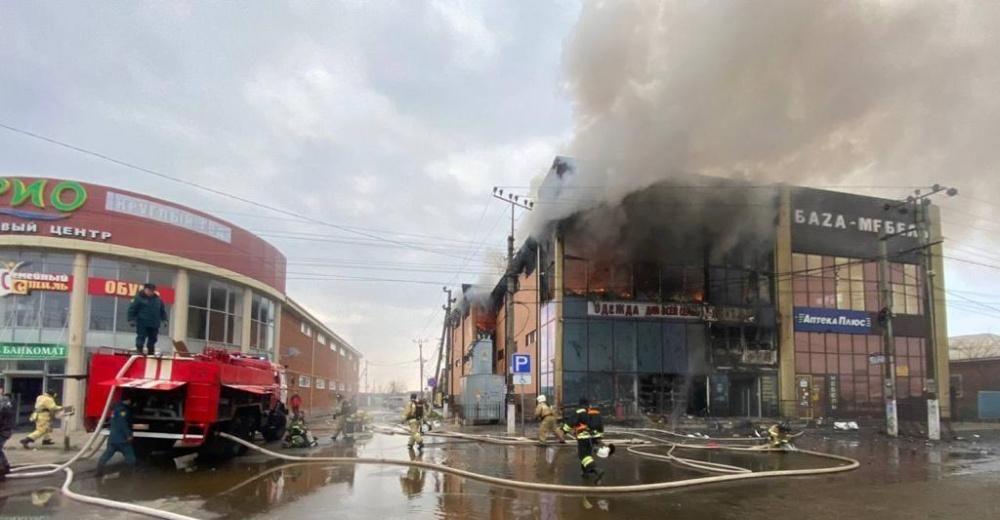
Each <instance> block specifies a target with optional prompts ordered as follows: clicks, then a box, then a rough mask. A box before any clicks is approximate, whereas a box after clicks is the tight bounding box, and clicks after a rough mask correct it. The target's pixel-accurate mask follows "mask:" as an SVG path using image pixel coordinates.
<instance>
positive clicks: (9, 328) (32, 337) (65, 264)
mask: <svg viewBox="0 0 1000 520" xmlns="http://www.w3.org/2000/svg"><path fill="white" fill-rule="evenodd" d="M0 262H2V263H3V264H5V265H6V266H7V267H8V268H9V267H14V266H17V271H18V272H21V273H45V274H62V275H72V274H73V255H68V254H60V253H49V252H36V251H16V250H3V251H0ZM0 319H2V327H0V339H2V340H3V341H13V342H22V343H37V342H43V343H65V341H66V330H67V329H66V327H67V325H68V323H69V292H68V291H65V292H60V291H31V292H29V293H28V294H8V295H6V296H4V297H2V298H0Z"/></svg>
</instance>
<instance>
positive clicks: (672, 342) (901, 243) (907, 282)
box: [447, 158, 949, 418]
mask: <svg viewBox="0 0 1000 520" xmlns="http://www.w3.org/2000/svg"><path fill="white" fill-rule="evenodd" d="M573 174H574V171H573V168H572V167H568V166H567V162H565V160H564V159H561V158H560V159H557V160H556V162H555V164H554V165H553V167H552V169H551V170H550V172H549V174H548V176H547V177H546V179H545V181H544V182H543V183H542V185H541V189H540V191H539V198H538V200H537V201H536V205H535V207H536V208H544V205H545V204H546V203H556V204H567V201H570V202H571V201H574V200H580V199H581V196H580V195H579V194H580V193H581V192H580V191H579V189H576V191H573V189H574V188H573V186H572V183H571V180H570V179H569V177H568V176H571V175H573ZM567 186H568V187H569V190H570V191H569V192H568V193H569V194H570V196H569V197H567V198H565V199H560V196H561V195H560V190H561V189H563V188H565V187H567ZM902 209H903V208H902V206H900V205H898V204H896V203H894V201H891V200H886V199H878V198H872V197H867V196H861V195H854V194H848V193H840V192H834V191H828V190H817V189H809V188H800V187H792V186H787V185H751V184H748V183H742V182H736V181H730V180H723V179H714V178H705V177H691V178H685V179H683V180H677V181H671V182H662V183H659V184H655V185H652V186H650V187H647V188H645V189H642V190H639V191H636V192H633V193H631V194H629V195H627V196H626V197H624V199H623V200H622V201H621V202H620V203H617V204H614V205H606V204H605V205H596V206H591V207H581V208H580V209H578V210H577V211H575V212H573V213H571V214H569V215H567V216H565V217H562V218H559V219H555V220H553V221H551V222H548V224H547V227H546V229H544V230H542V231H538V232H536V234H535V236H534V237H533V238H532V239H529V240H528V241H526V242H525V243H524V244H523V246H522V247H521V248H520V250H519V252H518V254H517V255H516V257H515V262H514V266H513V268H514V271H515V272H516V273H517V275H518V283H517V289H516V292H515V293H514V295H513V298H512V304H511V305H509V306H508V305H506V302H505V299H506V291H505V288H506V282H505V281H504V280H499V281H498V284H497V285H496V287H495V288H494V289H493V290H492V292H491V293H489V294H490V295H491V296H490V301H489V303H487V304H483V305H481V308H482V309H484V310H485V311H488V312H492V313H493V314H494V315H495V318H491V319H490V320H482V319H480V320H478V322H479V323H493V322H494V321H495V324H496V325H495V326H494V327H493V328H492V330H489V331H486V330H479V329H481V328H482V327H480V328H479V329H476V328H475V327H472V326H470V324H469V319H468V315H467V314H466V315H465V316H463V315H458V314H456V316H454V319H453V320H452V322H451V323H452V327H453V328H452V331H453V333H452V334H451V335H450V336H449V337H450V338H451V342H452V348H451V357H450V359H449V361H450V362H449V364H448V365H447V366H449V368H450V370H451V371H452V373H453V374H454V376H453V377H452V379H451V380H450V383H451V386H452V390H451V391H452V393H453V397H452V399H453V400H455V401H460V400H461V396H460V395H458V394H457V393H455V388H459V387H460V386H461V385H460V384H457V381H455V379H458V378H460V377H462V374H468V373H469V369H468V367H467V366H466V365H467V363H468V362H470V356H469V352H470V346H471V343H470V338H471V339H472V340H473V341H476V342H479V341H480V340H481V338H483V337H484V336H486V335H489V336H490V337H491V339H492V340H493V345H494V355H493V365H494V372H495V373H497V374H506V373H507V372H509V370H508V368H507V366H508V363H509V362H510V359H511V357H510V354H511V353H510V352H506V351H505V350H506V349H508V348H512V349H513V350H514V351H515V352H516V353H518V354H527V355H529V356H531V359H532V363H531V370H532V373H531V376H532V377H531V382H530V384H526V385H516V386H514V390H515V392H516V393H519V394H525V396H526V402H529V403H530V402H532V401H531V399H533V398H534V396H536V395H537V394H539V393H542V394H545V395H547V396H548V397H549V399H550V400H552V399H554V400H555V401H556V402H558V403H559V404H560V405H562V404H566V405H567V406H568V405H571V404H573V403H575V402H576V401H577V400H578V399H579V398H580V397H588V398H589V399H591V400H593V401H597V402H599V403H602V406H604V407H606V408H608V409H610V410H613V413H614V415H616V416H620V417H621V416H625V417H628V416H636V415H644V416H647V417H655V418H664V417H666V418H670V417H674V418H676V417H678V416H681V415H696V416H728V417H776V416H785V417H839V416H844V417H857V416H875V415H878V414H880V413H882V410H883V409H884V401H883V397H884V395H885V394H884V392H883V390H884V388H885V384H886V379H887V378H886V377H885V373H886V370H885V367H886V364H885V363H886V361H887V358H888V351H889V349H887V348H886V347H885V344H884V341H883V335H882V332H883V330H882V325H881V323H880V320H879V311H880V310H882V309H883V307H884V303H883V302H882V300H881V298H880V296H879V269H878V262H877V258H878V256H879V241H880V237H881V236H882V235H883V234H888V235H890V236H891V238H889V239H887V241H886V244H887V250H888V259H889V262H888V263H889V266H890V276H891V279H890V280H889V281H888V284H889V288H890V289H891V291H892V294H893V301H894V303H893V310H894V319H893V325H894V329H895V338H894V343H893V345H894V350H895V363H896V372H895V375H896V377H895V380H896V388H897V390H898V391H897V394H898V399H899V407H900V411H901V416H903V415H905V414H903V412H904V410H909V411H913V412H914V414H919V413H923V412H924V411H925V410H926V403H925V401H923V399H925V398H926V396H927V395H928V393H929V392H930V391H933V390H934V388H935V387H936V386H940V388H938V391H939V397H940V402H941V408H942V416H944V417H947V416H948V413H949V410H948V402H949V401H948V396H947V392H948V389H947V385H935V384H934V382H933V380H934V379H936V380H937V381H948V364H947V361H948V356H947V341H946V338H947V326H946V316H945V311H944V303H945V294H944V279H943V275H942V274H943V266H942V264H941V245H940V227H939V226H938V222H939V219H938V218H937V214H938V210H937V208H936V207H934V206H931V207H929V210H928V212H927V214H928V215H929V217H930V225H929V227H928V233H925V234H924V235H925V236H924V237H918V232H917V223H916V222H915V221H914V214H913V212H912V211H911V212H904V211H902ZM928 235H929V236H928ZM925 240H926V241H927V242H929V243H930V244H932V245H931V246H930V247H924V244H925ZM928 250H929V251H930V252H931V253H932V256H931V260H930V261H931V265H932V269H931V271H930V273H937V275H936V277H934V276H932V277H927V276H925V269H924V264H923V262H924V260H925V259H924V256H923V255H924V252H925V251H928ZM930 273H928V274H930ZM931 286H933V287H934V295H933V296H934V298H933V299H932V300H929V299H928V298H927V296H926V293H927V288H928V287H931ZM487 291H489V289H488V288H487ZM929 301H933V308H934V310H936V312H929V310H930V309H929V307H930V306H929V305H928V302H929ZM508 309H509V311H510V313H511V320H512V323H511V324H510V326H509V327H508V326H507V316H506V314H507V312H508ZM462 328H465V329H475V332H474V333H473V334H470V333H468V332H466V333H464V334H459V333H458V332H459V330H460V329H462ZM508 331H512V334H513V337H512V338H511V340H510V341H509V342H508V340H507V338H506V336H507V333H508ZM508 345H509V347H508ZM934 374H936V377H934Z"/></svg>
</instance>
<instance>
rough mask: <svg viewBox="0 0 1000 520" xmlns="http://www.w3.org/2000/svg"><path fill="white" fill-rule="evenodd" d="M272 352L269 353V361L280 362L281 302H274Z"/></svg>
mask: <svg viewBox="0 0 1000 520" xmlns="http://www.w3.org/2000/svg"><path fill="white" fill-rule="evenodd" d="M272 347H273V348H274V350H273V351H272V352H271V353H270V355H271V361H274V362H275V363H280V362H281V302H278V301H276V302H274V345H272Z"/></svg>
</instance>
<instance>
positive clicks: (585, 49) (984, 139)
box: [531, 0, 1000, 232]
mask: <svg viewBox="0 0 1000 520" xmlns="http://www.w3.org/2000/svg"><path fill="white" fill-rule="evenodd" d="M998 26H1000V2H956V1H916V2H905V1H882V2H874V1H871V2H858V1H853V2H852V1H837V2H812V1H799V0H787V1H784V0H756V1H753V2H654V1H650V0H638V1H626V0H616V1H609V2H597V1H595V2H587V3H585V5H584V7H583V9H582V12H581V15H580V19H579V22H578V24H577V25H576V27H575V28H574V30H573V32H572V33H571V35H570V37H569V38H568V40H567V42H566V45H565V49H564V63H565V74H566V82H567V85H568V88H569V91H570V93H571V94H572V96H573V100H574V107H575V118H576V131H575V137H574V138H573V140H572V142H571V144H570V145H569V147H568V149H567V150H566V154H567V155H569V156H572V157H575V158H577V159H578V160H579V162H580V164H581V165H583V166H582V167H581V168H579V169H578V171H577V172H576V173H577V175H574V176H572V179H571V180H570V181H568V183H567V184H568V186H567V187H568V189H565V190H562V192H561V194H560V196H559V198H558V199H557V200H555V201H551V200H550V201H548V203H545V202H544V197H541V198H542V199H543V201H542V202H541V203H540V204H539V207H538V209H537V210H536V211H535V212H534V215H533V216H532V225H531V229H532V231H534V232H537V231H538V230H539V229H540V227H541V225H542V224H544V223H546V222H551V221H553V220H557V219H561V218H563V217H566V216H568V215H571V214H573V213H575V212H577V211H579V210H581V209H583V208H586V207H592V206H597V205H600V204H602V203H605V204H609V205H614V204H616V203H617V202H618V201H620V200H621V199H622V197H623V196H624V195H625V194H628V193H630V192H633V191H635V190H637V189H639V188H642V187H645V186H648V185H650V184H653V183H655V182H659V181H663V180H669V179H678V178H681V177H683V176H685V175H691V174H701V175H712V176H721V177H727V178H739V179H746V180H749V181H751V182H755V183H762V182H773V181H781V182H788V183H791V184H802V185H837V186H856V185H863V186H869V185H879V186H886V185H900V186H915V185H930V184H933V183H935V182H941V183H947V184H950V185H954V186H957V187H958V188H959V189H960V190H961V191H962V192H964V193H968V194H979V197H980V198H985V197H993V196H996V195H1000V181H998V180H997V179H998V175H997V170H998V169H1000V168H998V167H1000V146H997V145H996V143H995V141H996V136H997V135H1000V110H998V109H1000V96H997V92H1000V31H998V30H997V29H996V27H998ZM881 194H882V195H886V196H898V195H905V194H906V190H904V189H900V193H885V192H883V193H881ZM970 205H971V206H976V203H970ZM978 209H980V210H981V211H979V213H990V212H991V211H992V207H989V206H981V207H980V208H978Z"/></svg>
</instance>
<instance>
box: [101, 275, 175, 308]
mask: <svg viewBox="0 0 1000 520" xmlns="http://www.w3.org/2000/svg"><path fill="white" fill-rule="evenodd" d="M143 285H145V284H144V283H141V282H126V281H124V280H108V279H106V278H91V279H89V280H88V281H87V293H89V294H92V295H94V296H117V297H119V298H133V297H135V295H136V294H137V293H138V292H139V291H141V290H142V286H143ZM156 294H159V295H160V299H161V300H163V303H166V304H167V305H170V304H172V303H174V289H173V287H162V286H157V287H156Z"/></svg>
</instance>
